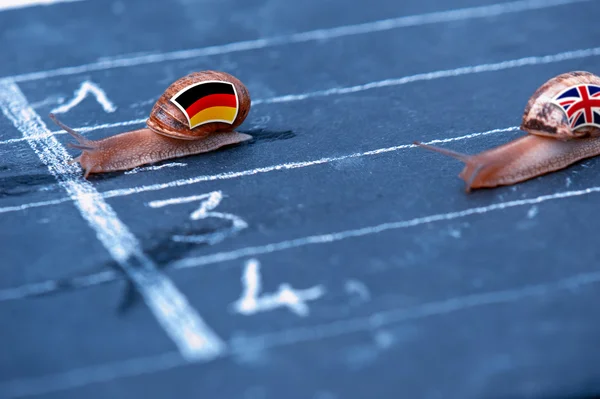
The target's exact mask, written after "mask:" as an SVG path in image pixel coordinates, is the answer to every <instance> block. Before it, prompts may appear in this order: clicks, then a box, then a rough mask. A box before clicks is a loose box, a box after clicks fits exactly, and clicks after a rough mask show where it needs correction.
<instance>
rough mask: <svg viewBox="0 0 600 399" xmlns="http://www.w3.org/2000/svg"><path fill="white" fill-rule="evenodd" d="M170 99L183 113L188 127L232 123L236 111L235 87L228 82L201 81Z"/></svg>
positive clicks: (237, 105)
mask: <svg viewBox="0 0 600 399" xmlns="http://www.w3.org/2000/svg"><path fill="white" fill-rule="evenodd" d="M171 101H172V102H173V103H174V104H175V105H177V107H178V108H179V109H180V110H181V111H182V112H184V113H185V115H186V117H187V119H188V121H189V123H190V128H194V127H196V126H199V125H202V124H204V123H208V122H226V123H233V122H234V120H235V118H236V116H237V112H238V107H239V103H238V98H237V93H236V91H235V87H234V86H233V84H232V83H229V82H216V81H211V82H202V83H200V84H196V85H192V86H189V87H187V88H185V89H184V90H181V91H180V92H179V93H177V94H176V95H175V96H173V98H172V99H171Z"/></svg>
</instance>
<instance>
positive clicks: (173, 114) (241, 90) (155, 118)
mask: <svg viewBox="0 0 600 399" xmlns="http://www.w3.org/2000/svg"><path fill="white" fill-rule="evenodd" d="M211 80H216V81H224V82H230V83H233V85H234V86H235V89H236V92H237V95H238V101H239V110H238V114H237V117H236V118H235V121H234V122H233V124H231V125H230V124H227V123H223V122H211V123H207V124H204V125H200V126H197V127H195V128H193V129H190V126H189V124H188V121H187V119H186V117H185V115H183V113H182V112H181V111H180V110H179V109H178V108H177V107H176V106H175V104H173V103H172V102H171V98H173V96H174V95H175V94H177V93H178V92H179V91H180V90H181V89H183V88H185V87H188V86H191V85H193V84H196V83H199V82H206V81H211ZM249 112H250V93H248V89H246V86H244V85H243V84H242V82H240V81H239V80H238V79H237V78H236V77H234V76H232V75H229V74H227V73H224V72H217V71H202V72H193V73H191V74H189V75H187V76H184V77H182V78H181V79H178V80H177V81H176V82H175V83H173V84H172V85H171V86H169V87H168V88H167V89H166V90H165V92H164V93H163V94H162V95H161V96H160V98H159V99H158V100H157V101H156V103H155V104H154V107H153V108H152V112H150V117H149V118H148V121H147V122H146V124H147V126H148V127H149V128H150V129H152V130H154V131H155V132H157V133H160V134H163V135H165V136H168V137H173V138H179V139H183V140H196V139H198V138H203V137H206V136H208V135H209V134H211V133H214V132H220V131H231V130H233V129H235V128H237V127H238V126H239V125H241V124H242V122H243V121H244V119H246V117H247V116H248V113H249Z"/></svg>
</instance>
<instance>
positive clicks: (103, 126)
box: [0, 118, 148, 145]
mask: <svg viewBox="0 0 600 399" xmlns="http://www.w3.org/2000/svg"><path fill="white" fill-rule="evenodd" d="M147 120H148V118H143V119H132V120H130V121H124V122H115V123H103V124H101V125H94V126H82V127H78V128H75V130H77V131H78V132H79V133H87V132H91V131H94V130H100V129H111V128H114V127H124V126H132V125H141V124H143V123H146V121H147ZM61 134H67V132H65V131H64V130H54V131H48V132H47V133H39V134H37V135H35V136H32V137H31V139H32V140H39V139H45V138H48V137H52V136H55V135H61ZM23 141H26V139H25V138H23V137H19V138H15V139H8V140H3V141H0V145H3V144H14V143H20V142H23Z"/></svg>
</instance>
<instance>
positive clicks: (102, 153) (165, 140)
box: [50, 71, 252, 178]
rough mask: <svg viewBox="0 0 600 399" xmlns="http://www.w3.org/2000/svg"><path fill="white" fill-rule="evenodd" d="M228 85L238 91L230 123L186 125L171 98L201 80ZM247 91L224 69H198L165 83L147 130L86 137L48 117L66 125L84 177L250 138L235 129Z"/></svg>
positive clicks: (245, 107) (246, 103)
mask: <svg viewBox="0 0 600 399" xmlns="http://www.w3.org/2000/svg"><path fill="white" fill-rule="evenodd" d="M209 81H218V82H226V83H231V84H233V86H234V88H235V92H236V94H237V114H236V116H235V119H234V120H233V122H232V123H231V124H229V123H224V122H207V123H204V124H201V125H199V126H196V127H194V128H190V124H189V122H188V120H187V117H186V115H184V114H183V112H182V110H180V109H179V108H178V107H177V106H176V105H175V104H174V103H173V102H171V99H172V98H173V96H174V95H175V94H177V93H178V92H179V91H181V90H183V89H185V88H187V87H189V86H191V85H194V84H199V83H202V82H209ZM250 105H251V101H250V94H249V93H248V89H246V87H245V86H244V85H243V84H242V82H240V81H239V80H238V79H237V78H235V77H234V76H232V75H229V74H227V73H225V72H217V71H203V72H194V73H191V74H189V75H187V76H184V77H182V78H180V79H178V80H177V81H176V82H174V83H173V84H172V85H171V86H169V87H168V88H167V89H166V90H165V92H164V93H163V94H162V95H161V96H160V98H159V99H158V101H156V103H155V104H154V107H153V108H152V111H151V113H150V117H149V118H148V120H147V121H146V126H147V127H146V128H143V129H138V130H133V131H129V132H124V133H120V134H117V135H115V136H110V137H106V138H104V139H100V140H89V139H86V138H85V137H83V136H82V135H80V134H79V133H77V132H76V131H75V130H73V129H71V128H70V127H68V126H66V125H64V124H63V123H62V122H60V121H59V120H58V119H56V117H55V116H54V115H52V114H50V118H51V119H52V120H53V121H54V122H55V123H56V124H57V125H59V126H60V127H62V128H63V129H65V130H66V131H67V132H68V133H69V134H71V136H72V137H73V138H75V140H77V143H70V144H69V146H70V147H72V148H77V149H80V150H82V151H83V152H82V153H81V155H80V156H78V157H77V158H75V159H74V160H73V161H72V162H79V163H80V164H81V166H82V168H83V169H84V171H85V177H86V178H87V177H88V176H89V175H90V174H91V173H103V172H112V171H118V170H127V169H132V168H135V167H137V166H141V165H144V164H148V163H154V162H158V161H163V160H166V159H171V158H177V157H183V156H187V155H192V154H199V153H203V152H208V151H213V150H216V149H218V148H221V147H223V146H226V145H231V144H236V143H240V142H243V141H247V140H250V139H251V138H252V136H250V135H247V134H243V133H238V132H235V131H234V129H235V128H237V127H238V126H240V125H241V124H242V122H243V121H244V119H246V117H247V116H248V113H249V112H250Z"/></svg>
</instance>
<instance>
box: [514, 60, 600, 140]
mask: <svg viewBox="0 0 600 399" xmlns="http://www.w3.org/2000/svg"><path fill="white" fill-rule="evenodd" d="M579 84H594V85H600V77H598V76H596V75H594V74H592V73H589V72H584V71H575V72H567V73H563V74H562V75H558V76H556V77H554V78H552V79H550V80H549V81H547V82H546V83H544V84H543V85H542V86H541V87H540V88H539V89H537V90H536V92H535V93H533V95H532V96H531V98H530V99H529V101H528V102H527V106H526V107H525V112H523V122H522V123H521V129H522V130H524V131H526V132H527V133H530V134H536V135H539V136H547V137H553V138H558V139H559V140H570V139H572V138H581V137H595V136H600V129H598V128H596V127H593V126H583V127H581V128H579V129H576V130H572V129H571V127H570V126H569V121H568V119H567V116H566V115H565V113H564V112H563V110H562V109H561V108H560V107H558V106H557V105H556V104H554V103H553V102H552V99H553V98H554V97H555V96H556V95H557V94H558V93H560V92H561V91H563V90H565V89H567V88H569V87H572V86H575V85H579Z"/></svg>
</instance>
